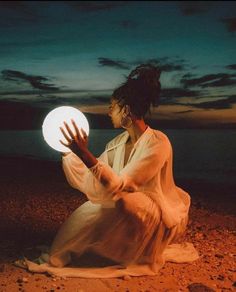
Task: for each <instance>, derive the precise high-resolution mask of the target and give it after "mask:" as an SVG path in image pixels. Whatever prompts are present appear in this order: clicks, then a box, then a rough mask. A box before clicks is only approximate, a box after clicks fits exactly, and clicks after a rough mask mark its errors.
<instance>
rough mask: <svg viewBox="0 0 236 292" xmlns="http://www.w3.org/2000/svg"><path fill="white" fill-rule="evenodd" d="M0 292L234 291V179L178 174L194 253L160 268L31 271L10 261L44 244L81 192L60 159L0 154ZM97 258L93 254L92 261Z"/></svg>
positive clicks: (79, 200)
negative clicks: (87, 275) (108, 272)
mask: <svg viewBox="0 0 236 292" xmlns="http://www.w3.org/2000/svg"><path fill="white" fill-rule="evenodd" d="M0 161H1V168H0V169H1V170H0V186H1V188H0V199H1V204H0V232H1V241H0V291H1V292H14V291H26V292H30V291H50V292H53V291H69V292H70V291H71V292H74V291H75V292H76V291H77V292H82V291H84V292H106V291H114V292H115V291H124V292H128V291H130V292H138V291H140V292H141V291H143V292H145V291H146V292H151V291H235V289H236V265H235V259H236V238H235V235H236V183H235V184H231V185H228V184H227V185H226V184H221V183H217V182H214V183H207V182H204V181H190V180H176V184H177V185H178V186H180V187H182V188H184V189H185V190H186V191H188V192H189V193H190V195H191V198H192V205H191V210H190V220H189V224H188V229H187V231H186V233H185V235H184V237H183V238H182V240H183V241H188V242H192V243H193V244H194V246H195V247H196V248H197V250H198V252H199V254H200V259H199V260H197V261H195V262H193V263H191V264H174V263H166V264H165V266H164V267H163V268H162V269H161V270H160V272H159V274H158V275H156V276H155V277H154V276H151V277H150V276H149V277H146V276H143V277H125V278H117V279H81V278H57V277H51V276H49V275H46V274H32V273H29V272H27V271H25V270H24V269H21V268H18V267H15V266H14V265H12V262H13V261H14V260H16V259H18V258H19V257H20V256H21V255H22V254H26V253H28V254H30V252H31V248H33V247H35V246H36V245H45V244H46V245H47V244H50V242H51V240H52V239H53V238H54V236H55V234H56V232H57V230H58V229H59V227H60V225H61V224H62V223H63V222H64V221H65V220H66V218H67V217H68V216H69V215H70V214H71V213H72V212H73V210H74V209H76V208H77V207H79V206H80V205H81V204H82V203H84V202H85V201H86V200H87V199H86V197H85V196H84V195H83V194H80V193H79V192H78V191H76V190H74V189H72V188H71V187H70V186H69V185H68V183H67V182H66V180H65V177H64V175H63V172H62V169H61V165H60V163H56V162H47V161H39V160H33V159H26V158H13V157H12V158H10V157H8V158H6V157H1V158H0ZM99 260H101V261H102V259H99V258H97V261H99Z"/></svg>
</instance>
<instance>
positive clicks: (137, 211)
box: [26, 127, 199, 278]
mask: <svg viewBox="0 0 236 292" xmlns="http://www.w3.org/2000/svg"><path fill="white" fill-rule="evenodd" d="M128 138H129V134H128V132H127V131H125V132H123V133H122V134H120V135H119V136H117V137H116V138H114V139H113V140H112V141H111V142H109V143H108V144H107V146H106V149H105V151H104V152H103V153H102V155H101V156H100V157H99V158H98V163H97V164H96V165H95V166H93V167H92V168H87V167H86V166H85V165H84V163H83V162H82V161H81V160H80V158H78V157H77V156H76V155H75V154H73V153H70V154H68V155H66V156H65V157H63V162H62V164H63V169H64V172H65V175H66V178H67V180H68V182H69V184H70V185H71V186H72V187H73V188H76V189H78V190H79V191H81V192H83V193H84V194H85V195H86V196H87V198H88V201H87V202H86V203H84V204H83V205H82V206H80V207H79V208H77V209H76V210H75V211H74V212H73V213H72V214H71V216H70V217H69V218H68V219H67V220H66V222H65V223H64V224H63V225H62V227H61V228H60V230H59V232H58V234H57V236H56V238H55V239H54V241H53V244H52V246H51V249H50V252H49V254H48V255H47V257H45V256H44V259H45V258H47V259H46V260H45V261H46V262H44V263H43V264H40V265H38V264H36V263H34V262H32V261H28V260H26V263H27V266H28V269H29V270H31V271H33V272H48V273H50V274H54V275H57V276H69V277H84V278H112V277H121V276H124V275H131V276H141V275H155V274H157V272H158V270H159V269H160V268H161V267H162V266H163V265H164V263H165V261H172V262H177V263H181V262H183V263H184V262H191V261H194V260H196V259H198V257H199V256H198V253H197V251H196V250H195V248H194V246H193V245H192V244H191V243H182V244H176V243H174V241H175V240H176V239H177V238H178V237H180V236H181V235H182V234H183V232H184V231H185V229H186V226H187V223H188V212H189V207H190V196H189V195H188V193H186V192H185V191H184V190H182V189H181V188H179V187H177V186H176V185H175V182H174V179H173V174H172V158H173V154H172V147H171V144H170V142H169V139H168V137H167V136H166V135H165V134H164V133H162V132H161V131H158V130H154V129H151V128H150V127H148V128H147V129H146V131H145V132H144V133H143V134H142V135H141V137H140V138H139V139H138V141H137V142H136V143H135V145H134V148H133V150H132V151H131V153H130V156H129V159H128V161H127V163H126V165H124V156H125V143H126V141H127V140H128ZM88 252H92V253H93V254H97V255H100V256H102V257H104V258H107V259H109V260H111V261H112V264H110V265H108V266H104V267H96V266H95V265H94V266H93V264H91V266H89V267H83V266H80V265H79V262H80V257H81V256H82V255H83V254H85V253H88ZM42 258H43V256H42Z"/></svg>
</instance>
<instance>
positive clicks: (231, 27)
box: [220, 17, 236, 32]
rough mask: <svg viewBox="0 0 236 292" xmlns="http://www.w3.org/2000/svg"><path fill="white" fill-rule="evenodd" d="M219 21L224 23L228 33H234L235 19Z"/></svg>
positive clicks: (235, 29)
mask: <svg viewBox="0 0 236 292" xmlns="http://www.w3.org/2000/svg"><path fill="white" fill-rule="evenodd" d="M220 21H221V22H223V23H225V25H226V28H227V30H228V32H235V31H236V17H231V18H222V19H221V20H220Z"/></svg>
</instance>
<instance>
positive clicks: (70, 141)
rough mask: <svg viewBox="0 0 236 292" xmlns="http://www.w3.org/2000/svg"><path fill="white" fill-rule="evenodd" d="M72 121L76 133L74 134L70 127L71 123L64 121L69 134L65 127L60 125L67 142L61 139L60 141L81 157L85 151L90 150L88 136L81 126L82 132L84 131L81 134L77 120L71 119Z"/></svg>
mask: <svg viewBox="0 0 236 292" xmlns="http://www.w3.org/2000/svg"><path fill="white" fill-rule="evenodd" d="M71 122H72V125H73V127H74V129H75V133H76V134H74V133H73V132H72V130H71V128H70V127H69V125H68V124H67V123H66V122H64V126H65V128H66V130H67V132H68V134H67V132H66V131H65V130H64V129H63V127H60V130H61V132H62V134H63V136H64V137H65V139H66V141H67V144H66V143H65V142H63V141H62V140H60V142H61V144H62V145H64V146H66V147H68V148H69V149H70V150H71V151H72V152H74V153H75V154H76V155H78V156H79V157H80V156H81V155H82V154H83V153H84V152H86V151H87V150H88V136H87V134H86V132H85V131H84V130H83V129H82V128H81V132H82V135H81V134H80V131H79V129H78V127H77V125H76V124H75V121H74V120H71Z"/></svg>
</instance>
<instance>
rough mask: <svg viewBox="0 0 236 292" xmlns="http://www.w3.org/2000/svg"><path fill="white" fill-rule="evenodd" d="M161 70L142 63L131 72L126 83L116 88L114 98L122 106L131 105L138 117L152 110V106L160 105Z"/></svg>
mask: <svg viewBox="0 0 236 292" xmlns="http://www.w3.org/2000/svg"><path fill="white" fill-rule="evenodd" d="M160 74H161V71H160V69H159V68H158V67H156V66H153V65H151V64H142V65H140V66H138V67H136V68H135V69H134V70H133V71H131V73H130V74H129V76H128V77H126V78H127V80H126V82H125V83H123V84H122V85H121V86H120V87H118V88H116V89H115V90H114V92H113V94H112V99H114V100H116V101H117V102H118V103H119V105H120V106H121V107H122V106H124V105H129V106H130V111H131V113H132V114H133V115H135V116H136V117H137V118H138V119H140V118H143V117H144V116H145V114H146V113H147V112H148V111H150V106H151V105H152V106H158V104H159V97H160V91H161V84H160V81H159V78H160Z"/></svg>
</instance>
